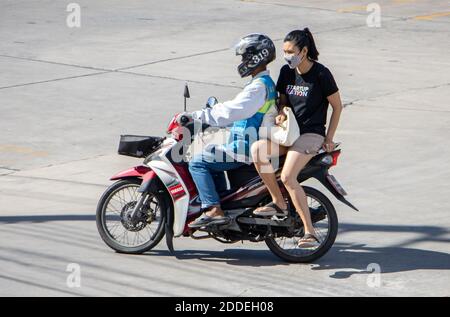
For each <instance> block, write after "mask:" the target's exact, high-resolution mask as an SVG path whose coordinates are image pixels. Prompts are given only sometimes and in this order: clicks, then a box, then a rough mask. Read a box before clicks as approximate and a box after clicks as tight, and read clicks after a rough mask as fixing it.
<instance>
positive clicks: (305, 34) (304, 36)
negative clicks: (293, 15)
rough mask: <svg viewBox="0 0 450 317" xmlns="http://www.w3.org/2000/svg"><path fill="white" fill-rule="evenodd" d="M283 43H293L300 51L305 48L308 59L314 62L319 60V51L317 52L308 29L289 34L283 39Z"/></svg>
mask: <svg viewBox="0 0 450 317" xmlns="http://www.w3.org/2000/svg"><path fill="white" fill-rule="evenodd" d="M284 41H285V42H293V43H294V44H295V46H297V47H298V48H299V49H300V50H301V49H303V47H305V46H306V47H307V48H308V58H309V59H312V60H314V61H317V60H318V59H319V51H317V48H316V43H315V42H314V38H313V36H312V34H311V31H310V30H309V29H308V28H304V29H303V30H295V31H292V32H289V34H288V35H286V37H285V38H284Z"/></svg>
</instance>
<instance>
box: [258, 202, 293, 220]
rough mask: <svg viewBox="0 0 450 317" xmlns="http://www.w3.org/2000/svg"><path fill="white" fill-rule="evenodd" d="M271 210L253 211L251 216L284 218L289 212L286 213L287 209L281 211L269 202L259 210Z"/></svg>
mask: <svg viewBox="0 0 450 317" xmlns="http://www.w3.org/2000/svg"><path fill="white" fill-rule="evenodd" d="M266 207H267V208H271V209H269V210H258V209H259V208H258V209H256V210H253V214H254V215H256V216H263V217H271V216H275V215H276V216H282V217H286V216H287V215H289V212H288V211H287V209H281V208H280V207H278V206H277V204H275V203H273V202H271V203H268V204H267V205H265V206H263V207H260V208H266Z"/></svg>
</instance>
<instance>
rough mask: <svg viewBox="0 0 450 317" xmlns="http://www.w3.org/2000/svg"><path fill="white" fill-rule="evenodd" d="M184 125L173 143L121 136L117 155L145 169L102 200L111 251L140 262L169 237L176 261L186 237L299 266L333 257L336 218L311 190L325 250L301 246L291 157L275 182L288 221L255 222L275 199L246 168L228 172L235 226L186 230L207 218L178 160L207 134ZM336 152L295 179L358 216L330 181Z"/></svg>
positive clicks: (225, 203) (129, 173)
mask: <svg viewBox="0 0 450 317" xmlns="http://www.w3.org/2000/svg"><path fill="white" fill-rule="evenodd" d="M185 97H186V96H185ZM216 103H217V99H215V98H214V97H211V98H209V99H208V102H207V107H213V106H214V105H215V104H216ZM185 105H186V103H185ZM178 117H179V115H176V116H175V117H174V118H173V119H172V120H171V122H170V124H169V126H168V128H167V134H168V136H167V137H151V136H150V137H147V136H122V139H121V142H120V145H119V154H123V155H129V156H133V157H139V158H145V159H144V162H143V164H142V165H139V166H135V167H132V168H130V169H127V170H125V171H122V172H120V173H118V174H116V175H114V176H113V177H111V180H113V181H116V182H115V183H113V184H112V185H111V186H110V187H109V188H108V189H107V190H106V191H105V192H104V194H103V195H102V197H101V198H100V201H99V203H98V206H97V212H96V222H97V228H98V231H99V233H100V236H101V238H102V239H103V241H104V242H105V243H106V244H107V245H108V246H109V247H111V248H112V249H113V250H115V251H116V252H119V253H128V254H140V253H144V252H147V251H149V250H151V249H152V248H154V247H155V246H156V245H158V243H159V242H160V241H161V239H162V238H163V237H164V236H165V237H166V244H167V246H168V248H169V250H170V252H171V253H173V252H174V247H173V239H174V238H180V237H190V238H192V239H194V240H199V239H214V240H216V241H218V242H221V243H226V244H230V243H236V242H239V241H251V242H265V243H266V245H267V247H268V248H269V249H270V250H271V251H272V252H273V253H274V254H275V255H276V256H278V257H279V258H281V259H283V260H285V261H288V262H293V263H309V262H313V261H315V260H317V259H319V258H320V257H322V256H323V255H324V254H326V253H327V252H328V250H329V249H330V248H331V247H332V245H333V243H334V241H335V239H336V235H337V232H338V217H337V214H336V210H335V208H334V206H333V204H332V203H331V201H330V200H329V199H328V198H327V197H326V196H325V195H324V194H323V193H322V192H320V191H319V190H317V189H315V188H312V187H310V186H303V189H304V191H305V193H306V196H307V201H308V206H309V211H310V213H311V219H312V222H313V225H314V228H315V231H316V235H317V237H318V239H319V241H320V243H319V244H318V245H316V246H314V247H309V248H300V247H299V246H298V240H299V239H300V238H301V237H303V235H304V228H303V223H302V220H301V219H300V217H299V215H298V213H297V212H296V211H295V208H294V207H293V204H292V202H291V201H290V199H289V195H288V194H287V192H286V190H285V189H284V186H282V183H281V181H280V174H281V167H282V166H283V162H284V159H285V157H280V162H279V163H280V168H279V169H278V170H277V171H276V176H277V179H278V181H279V185H280V189H282V193H283V195H284V197H286V202H287V204H288V210H289V215H288V216H286V217H279V216H273V217H271V218H269V217H261V216H256V215H254V214H253V210H254V209H256V208H258V207H260V206H264V205H265V204H267V203H269V202H270V201H271V196H270V194H269V192H268V190H267V187H266V186H265V185H264V183H263V181H262V180H261V178H260V177H259V175H258V173H257V171H256V169H255V167H254V166H253V165H244V166H242V167H240V168H237V169H235V170H231V171H228V172H226V175H227V178H228V182H229V189H228V190H227V191H226V192H224V193H220V196H221V206H222V209H223V210H224V211H225V213H226V214H227V215H228V216H229V218H230V219H231V221H230V222H228V223H227V224H223V225H210V226H207V227H204V228H200V229H191V228H189V226H188V224H189V223H190V222H192V221H193V220H195V219H196V218H197V217H198V216H200V214H201V202H200V200H199V196H198V193H197V189H196V187H195V184H194V182H193V180H192V177H191V175H190V173H189V170H188V163H187V161H186V160H180V159H179V157H178V156H179V155H180V154H179V153H180V151H182V150H184V149H186V147H188V146H189V145H190V144H191V143H192V142H193V141H194V140H195V138H196V137H198V136H202V134H204V133H205V131H207V130H208V127H207V126H205V125H200V128H197V129H196V128H195V124H194V123H192V122H189V119H188V118H187V117H184V118H178ZM338 147H339V144H337V147H336V148H335V149H334V150H333V151H332V152H330V153H327V152H324V151H323V150H321V151H320V152H319V153H318V154H317V155H315V156H314V157H313V158H312V159H311V160H310V161H309V163H308V164H307V165H306V166H305V168H304V169H303V170H302V171H301V172H300V173H299V174H298V177H297V179H298V181H299V183H302V182H304V181H306V180H308V179H310V178H315V179H317V180H318V181H319V182H320V183H322V184H323V185H324V186H325V188H327V189H328V191H329V192H330V193H331V194H333V195H334V196H335V197H336V198H337V199H338V200H339V201H341V202H342V203H344V204H346V205H348V206H349V207H351V208H352V209H354V210H356V211H358V209H357V208H356V207H354V206H353V205H352V204H351V203H350V202H349V201H348V200H347V199H346V198H345V197H344V196H346V195H347V193H346V192H345V190H344V189H343V188H342V186H341V185H340V184H339V182H338V181H337V180H336V178H335V177H334V176H332V175H331V174H330V173H329V169H330V168H331V167H333V166H336V164H337V160H338V157H339V155H340V154H341V150H340V149H338Z"/></svg>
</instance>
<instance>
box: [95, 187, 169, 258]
mask: <svg viewBox="0 0 450 317" xmlns="http://www.w3.org/2000/svg"><path fill="white" fill-rule="evenodd" d="M140 183H141V181H140V180H138V179H130V180H120V181H118V182H116V183H114V184H113V185H111V186H110V187H109V188H108V189H107V190H106V192H105V193H104V194H103V196H102V198H101V199H100V201H99V203H98V206H97V229H98V231H99V233H100V236H101V237H102V239H103V241H104V242H105V243H106V244H107V245H108V246H109V247H111V248H112V249H114V250H116V251H117V252H122V253H143V252H146V251H148V250H150V249H152V248H153V247H155V246H156V245H157V244H158V243H159V241H161V239H162V237H163V236H164V232H165V226H164V223H165V219H166V215H167V208H168V207H167V204H166V203H165V200H164V197H163V196H162V195H161V194H160V193H150V194H149V193H146V194H144V195H146V199H145V201H144V204H143V206H142V208H140V210H138V211H137V217H135V219H132V218H131V213H132V211H133V209H134V207H135V206H136V204H137V202H138V201H139V199H140V198H141V195H142V194H141V193H139V192H138V191H137V190H138V189H139V186H140Z"/></svg>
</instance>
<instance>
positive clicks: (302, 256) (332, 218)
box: [266, 186, 338, 263]
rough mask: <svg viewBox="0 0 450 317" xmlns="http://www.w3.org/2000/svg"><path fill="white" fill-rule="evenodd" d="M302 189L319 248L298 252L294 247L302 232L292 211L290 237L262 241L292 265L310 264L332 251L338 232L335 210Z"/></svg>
mask: <svg viewBox="0 0 450 317" xmlns="http://www.w3.org/2000/svg"><path fill="white" fill-rule="evenodd" d="M303 189H304V191H305V193H306V197H307V201H308V206H309V210H310V212H311V220H312V222H313V225H314V228H315V231H316V236H317V238H318V239H319V240H320V244H318V245H317V246H315V247H312V248H300V247H299V246H298V242H299V240H300V239H301V238H302V237H303V235H304V228H303V223H302V221H301V219H300V216H299V215H298V214H297V213H296V212H295V211H292V212H291V216H292V217H293V218H294V220H295V228H294V232H293V234H291V235H283V236H274V237H270V238H268V239H266V244H267V246H268V247H269V249H270V250H271V251H272V252H273V253H274V254H275V255H277V256H278V257H280V258H282V259H283V260H285V261H288V262H294V263H308V262H313V261H315V260H317V259H319V258H320V257H322V256H323V255H324V254H325V253H327V252H328V250H329V249H330V248H331V247H332V245H333V243H334V241H335V239H336V235H337V231H338V218H337V215H336V210H335V209H334V207H333V205H332V204H331V202H330V200H329V199H328V198H327V197H326V196H325V195H324V194H322V193H321V192H319V191H318V190H316V189H314V188H311V187H307V186H303Z"/></svg>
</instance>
